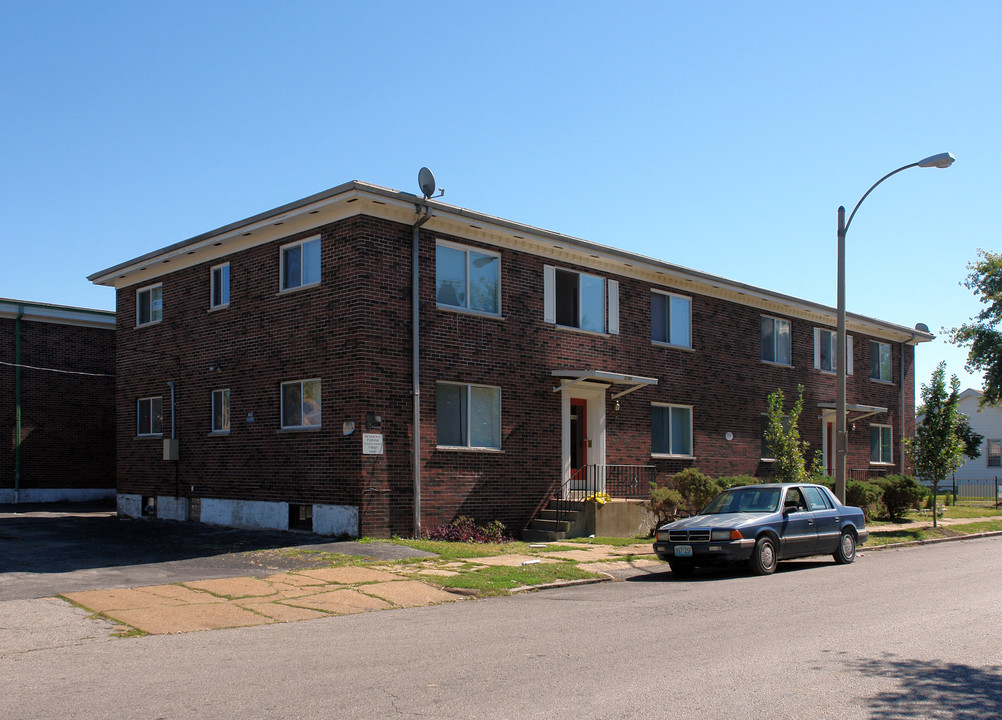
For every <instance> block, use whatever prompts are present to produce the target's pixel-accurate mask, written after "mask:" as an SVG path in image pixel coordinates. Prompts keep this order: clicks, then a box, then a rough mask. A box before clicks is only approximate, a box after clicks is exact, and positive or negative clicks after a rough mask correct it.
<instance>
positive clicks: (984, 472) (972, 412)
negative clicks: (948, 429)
mask: <svg viewBox="0 0 1002 720" xmlns="http://www.w3.org/2000/svg"><path fill="white" fill-rule="evenodd" d="M981 395H982V393H981V391H980V390H975V389H973V388H968V389H967V390H964V392H962V393H960V402H959V408H960V412H962V413H964V415H966V416H967V417H968V418H969V419H970V421H971V429H972V430H974V432H976V433H978V434H979V435H982V436H983V437H984V440H982V441H981V457H979V458H975V459H974V460H968V461H967V462H966V463H964V464H963V465H961V466H960V468H958V469H957V472H956V478H957V479H958V480H992V479H994V478H1002V407H989V406H986V407H984V408H979V407H978V403H979V402H980V401H981Z"/></svg>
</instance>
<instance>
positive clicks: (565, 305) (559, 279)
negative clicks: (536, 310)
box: [543, 265, 619, 335]
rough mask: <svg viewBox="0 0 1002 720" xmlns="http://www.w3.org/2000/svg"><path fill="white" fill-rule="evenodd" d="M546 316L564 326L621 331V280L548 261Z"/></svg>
mask: <svg viewBox="0 0 1002 720" xmlns="http://www.w3.org/2000/svg"><path fill="white" fill-rule="evenodd" d="M607 312H608V315H607V314H606V313H607ZM543 320H544V321H545V322H548V323H554V324H556V325H561V326H563V327H571V328H578V329H580V330H588V331H591V332H599V333H604V332H609V333H610V334H613V335H616V334H618V333H619V283H618V282H617V281H615V280H605V279H603V278H600V277H598V276H596V275H586V274H585V273H579V272H574V271H572V270H562V269H560V268H555V267H551V266H550V265H547V266H545V267H544V268H543Z"/></svg>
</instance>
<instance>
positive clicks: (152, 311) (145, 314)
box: [136, 284, 164, 325]
mask: <svg viewBox="0 0 1002 720" xmlns="http://www.w3.org/2000/svg"><path fill="white" fill-rule="evenodd" d="M163 314H164V301H163V284H158V285H151V286H150V287H144V288H142V289H140V290H138V291H136V325H150V324H152V323H158V322H160V321H161V320H162V319H163Z"/></svg>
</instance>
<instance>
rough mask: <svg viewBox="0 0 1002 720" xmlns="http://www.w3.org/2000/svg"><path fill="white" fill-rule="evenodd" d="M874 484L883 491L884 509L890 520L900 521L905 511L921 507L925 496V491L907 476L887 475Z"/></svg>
mask: <svg viewBox="0 0 1002 720" xmlns="http://www.w3.org/2000/svg"><path fill="white" fill-rule="evenodd" d="M874 484H876V485H878V486H879V487H881V488H883V490H884V495H883V501H884V507H885V508H887V515H888V517H889V518H890V519H891V520H900V519H901V518H902V517H903V516H904V514H905V512H906V511H907V510H910V509H912V508H915V509H917V508H919V507H921V506H922V501H923V500H924V499H925V496H926V489H925V488H924V487H922V485H921V484H919V483H918V482H917V481H916V480H915V478H912V477H909V476H907V475H888V476H887V477H882V478H877V479H876V480H875V481H874Z"/></svg>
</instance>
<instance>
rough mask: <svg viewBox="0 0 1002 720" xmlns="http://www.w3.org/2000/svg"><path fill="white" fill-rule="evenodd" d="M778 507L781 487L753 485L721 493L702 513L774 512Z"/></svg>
mask: <svg viewBox="0 0 1002 720" xmlns="http://www.w3.org/2000/svg"><path fill="white" fill-rule="evenodd" d="M778 507H779V488H774V487H772V488H761V487H755V486H754V485H751V486H748V487H741V488H734V489H733V490H727V491H726V492H722V493H720V494H719V495H717V497H715V498H714V499H713V501H712V502H710V504H709V505H707V506H706V509H704V510H703V512H701V513H700V515H723V514H725V513H773V512H776V509H777V508H778Z"/></svg>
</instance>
